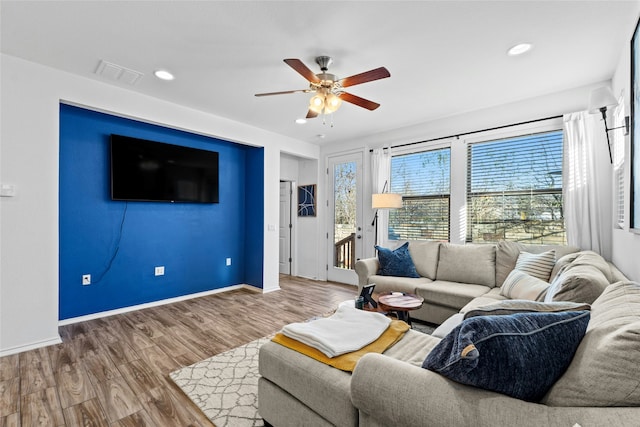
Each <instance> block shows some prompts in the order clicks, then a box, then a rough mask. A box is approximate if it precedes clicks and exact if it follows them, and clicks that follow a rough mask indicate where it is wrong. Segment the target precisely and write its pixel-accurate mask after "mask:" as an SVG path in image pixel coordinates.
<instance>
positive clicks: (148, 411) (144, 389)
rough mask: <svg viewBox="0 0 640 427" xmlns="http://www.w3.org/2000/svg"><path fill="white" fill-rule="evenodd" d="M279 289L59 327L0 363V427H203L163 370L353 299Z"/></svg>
mask: <svg viewBox="0 0 640 427" xmlns="http://www.w3.org/2000/svg"><path fill="white" fill-rule="evenodd" d="M280 287H281V289H282V290H280V291H276V292H271V293H268V294H262V293H259V292H254V291H251V290H248V289H239V290H234V291H229V292H224V293H219V294H214V295H210V296H206V297H201V298H195V299H191V300H187V301H182V302H177V303H174V304H168V305H164V306H159V307H154V308H148V309H144V310H138V311H134V312H130V313H126V314H121V315H116V316H110V317H105V318H101V319H96V320H90V321H87V322H82V323H76V324H73V325H67V326H62V327H60V329H59V331H60V336H61V337H62V341H63V343H62V344H58V345H54V346H49V347H46V348H40V349H37V350H31V351H26V352H23V353H20V354H15V355H11V356H5V357H2V358H0V427H5V426H6V427H9V426H12V427H13V426H22V427H28V426H36V425H37V426H118V427H130V426H210V425H211V423H210V422H209V420H208V419H207V418H206V417H205V416H204V415H203V414H202V413H201V412H200V410H199V409H198V408H197V407H196V406H195V405H194V404H193V403H192V402H191V401H190V400H189V399H188V398H187V397H186V396H185V395H184V394H183V393H182V391H181V390H180V389H179V388H178V387H177V386H176V385H175V384H174V383H173V382H172V381H171V379H170V378H169V373H170V372H172V371H174V370H176V369H178V368H180V367H182V366H187V365H191V364H193V363H195V362H198V361H200V360H203V359H206V358H207V357H211V356H213V355H215V354H218V353H221V352H223V351H226V350H229V349H231V348H234V347H237V346H240V345H243V344H246V343H248V342H249V341H253V340H255V339H257V338H260V337H263V336H265V335H267V334H269V333H272V332H276V331H278V330H279V329H280V328H281V327H282V326H284V325H286V324H287V323H291V322H299V321H302V320H304V319H307V318H309V317H313V316H318V315H321V314H324V313H327V312H328V311H330V310H333V309H335V308H336V306H337V304H338V303H340V302H341V301H344V300H345V299H350V298H353V297H354V296H355V293H356V289H355V287H353V286H348V285H341V284H336V283H328V282H316V281H313V280H307V279H301V278H296V277H290V276H280Z"/></svg>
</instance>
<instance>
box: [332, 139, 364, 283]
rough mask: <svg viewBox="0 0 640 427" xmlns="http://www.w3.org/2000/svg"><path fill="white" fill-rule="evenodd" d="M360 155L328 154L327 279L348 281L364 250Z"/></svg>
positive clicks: (353, 278)
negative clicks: (332, 155) (331, 155)
mask: <svg viewBox="0 0 640 427" xmlns="http://www.w3.org/2000/svg"><path fill="white" fill-rule="evenodd" d="M362 159H363V153H362V152H357V153H351V154H344V155H340V156H334V157H329V158H328V171H327V172H328V175H329V177H328V183H329V187H328V188H329V194H328V199H329V200H328V202H329V203H328V205H329V206H328V208H329V210H328V213H329V215H328V217H329V223H328V233H327V239H328V242H327V243H328V244H327V246H328V264H327V280H330V281H335V282H340V283H347V284H351V285H355V284H357V280H358V277H357V275H356V272H355V263H356V261H357V260H359V259H360V258H361V257H362V250H363V248H362V236H363V226H362V225H363V222H362V203H363V194H362V193H363V191H362V188H363V187H362V162H363V160H362Z"/></svg>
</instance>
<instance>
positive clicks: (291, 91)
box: [256, 89, 311, 96]
mask: <svg viewBox="0 0 640 427" xmlns="http://www.w3.org/2000/svg"><path fill="white" fill-rule="evenodd" d="M297 92H305V93H307V92H311V90H309V89H300V90H285V91H282V92H267V93H256V96H271V95H285V94H287V93H297Z"/></svg>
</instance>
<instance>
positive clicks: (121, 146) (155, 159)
mask: <svg viewBox="0 0 640 427" xmlns="http://www.w3.org/2000/svg"><path fill="white" fill-rule="evenodd" d="M111 199H112V200H135V201H164V202H195V203H218V153H217V152H215V151H207V150H200V149H197V148H190V147H182V146H179V145H172V144H165V143H162V142H154V141H147V140H144V139H138V138H131V137H128V136H122V135H113V134H112V135H111Z"/></svg>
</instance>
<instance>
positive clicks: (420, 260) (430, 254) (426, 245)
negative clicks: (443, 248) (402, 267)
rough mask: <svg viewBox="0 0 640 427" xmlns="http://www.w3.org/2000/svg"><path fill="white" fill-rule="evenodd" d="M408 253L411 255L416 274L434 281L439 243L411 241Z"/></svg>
mask: <svg viewBox="0 0 640 427" xmlns="http://www.w3.org/2000/svg"><path fill="white" fill-rule="evenodd" d="M409 253H410V254H411V258H412V259H413V263H414V265H415V266H416V271H417V272H418V274H419V275H420V276H422V277H428V278H429V279H431V280H435V278H436V271H437V269H438V255H439V253H440V242H436V241H433V240H412V241H411V242H410V243H409Z"/></svg>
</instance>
